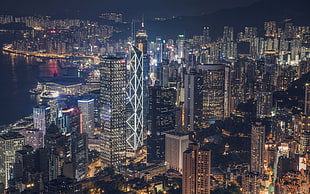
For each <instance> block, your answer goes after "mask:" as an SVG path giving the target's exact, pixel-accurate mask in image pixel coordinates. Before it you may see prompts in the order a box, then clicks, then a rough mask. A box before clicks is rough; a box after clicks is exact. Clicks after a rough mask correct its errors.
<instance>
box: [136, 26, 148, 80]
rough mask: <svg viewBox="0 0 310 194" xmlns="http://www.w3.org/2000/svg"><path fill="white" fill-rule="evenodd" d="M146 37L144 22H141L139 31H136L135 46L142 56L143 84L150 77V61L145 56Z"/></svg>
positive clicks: (146, 55)
mask: <svg viewBox="0 0 310 194" xmlns="http://www.w3.org/2000/svg"><path fill="white" fill-rule="evenodd" d="M147 37H148V35H147V34H146V30H145V28H144V22H142V24H141V29H140V30H138V32H137V34H136V46H137V48H138V50H140V51H142V55H143V77H144V78H143V79H144V81H145V82H148V81H149V79H150V77H149V73H150V64H149V63H150V61H149V57H148V54H147V51H148V50H147V46H148V42H147Z"/></svg>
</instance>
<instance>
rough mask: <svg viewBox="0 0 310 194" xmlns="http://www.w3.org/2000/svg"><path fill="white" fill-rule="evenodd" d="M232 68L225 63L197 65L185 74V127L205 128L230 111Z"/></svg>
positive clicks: (190, 128) (221, 118) (189, 128)
mask: <svg viewBox="0 0 310 194" xmlns="http://www.w3.org/2000/svg"><path fill="white" fill-rule="evenodd" d="M229 72H230V68H229V67H227V66H225V65H224V64H208V65H198V66H197V67H196V70H194V71H193V70H191V72H190V73H189V74H187V75H186V76H185V81H184V87H185V94H184V95H185V97H184V98H185V99H184V110H185V128H187V130H193V129H194V128H195V127H198V128H206V127H208V126H209V125H210V124H211V123H214V122H215V121H216V120H223V119H224V118H225V117H228V116H229V114H230V106H229V99H230V73H229Z"/></svg>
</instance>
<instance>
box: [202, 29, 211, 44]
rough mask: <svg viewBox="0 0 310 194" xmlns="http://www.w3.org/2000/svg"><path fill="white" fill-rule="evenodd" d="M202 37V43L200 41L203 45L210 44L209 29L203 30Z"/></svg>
mask: <svg viewBox="0 0 310 194" xmlns="http://www.w3.org/2000/svg"><path fill="white" fill-rule="evenodd" d="M202 36H203V41H202V44H203V45H207V44H209V43H211V37H210V28H209V27H204V28H203V32H202Z"/></svg>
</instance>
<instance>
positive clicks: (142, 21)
mask: <svg viewBox="0 0 310 194" xmlns="http://www.w3.org/2000/svg"><path fill="white" fill-rule="evenodd" d="M141 27H142V28H144V14H143V15H142V20H141Z"/></svg>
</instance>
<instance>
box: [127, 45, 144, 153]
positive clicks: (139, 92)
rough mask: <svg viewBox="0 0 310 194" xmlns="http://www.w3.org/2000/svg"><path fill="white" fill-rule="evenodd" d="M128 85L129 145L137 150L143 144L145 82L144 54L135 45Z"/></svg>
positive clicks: (130, 63)
mask: <svg viewBox="0 0 310 194" xmlns="http://www.w3.org/2000/svg"><path fill="white" fill-rule="evenodd" d="M128 66H129V67H130V69H129V71H128V80H129V82H128V85H127V99H128V100H127V110H126V111H127V114H128V116H127V120H126V123H127V126H128V131H127V136H126V141H127V143H128V145H129V147H130V148H131V149H132V150H134V151H136V150H137V149H138V148H139V147H141V146H142V145H143V127H144V113H143V106H144V103H143V101H144V83H143V55H142V52H141V51H140V50H139V49H138V48H137V47H135V46H132V47H131V58H130V60H129V61H128Z"/></svg>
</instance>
